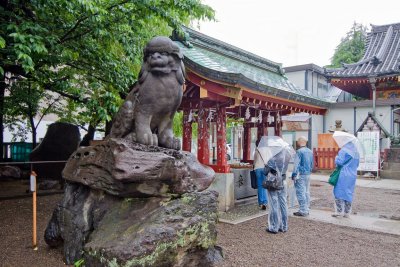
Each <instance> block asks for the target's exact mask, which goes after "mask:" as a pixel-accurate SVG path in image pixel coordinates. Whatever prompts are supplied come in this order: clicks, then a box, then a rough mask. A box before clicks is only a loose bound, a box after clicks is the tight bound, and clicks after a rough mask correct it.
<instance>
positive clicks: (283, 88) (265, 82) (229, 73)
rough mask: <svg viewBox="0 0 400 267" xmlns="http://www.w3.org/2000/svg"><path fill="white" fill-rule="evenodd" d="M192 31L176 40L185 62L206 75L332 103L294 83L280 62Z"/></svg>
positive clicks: (314, 102) (323, 104) (298, 98)
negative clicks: (183, 39) (185, 36)
mask: <svg viewBox="0 0 400 267" xmlns="http://www.w3.org/2000/svg"><path fill="white" fill-rule="evenodd" d="M188 32H189V36H190V38H187V40H186V41H181V40H175V43H176V44H177V45H178V46H179V47H180V49H181V50H182V52H183V54H184V63H185V66H187V67H188V68H189V69H191V70H192V71H194V72H197V73H199V74H200V75H202V76H204V77H208V78H210V79H212V80H214V81H220V82H224V83H229V84H233V85H240V86H243V87H246V88H248V89H250V90H255V91H259V92H262V93H265V94H268V95H271V96H276V97H281V98H285V99H288V100H293V101H296V102H302V103H305V104H310V105H314V106H318V107H322V108H327V107H328V106H329V104H330V103H331V102H328V101H325V100H324V99H322V98H319V97H315V96H313V95H312V94H311V93H309V92H308V91H305V90H302V89H300V88H298V87H297V86H295V85H294V84H292V83H291V82H290V81H289V80H288V79H287V78H286V77H285V76H284V75H283V71H282V70H281V67H280V65H279V64H276V63H273V62H272V61H268V60H266V59H263V58H261V57H258V56H256V55H254V54H251V53H249V52H246V51H244V50H241V49H239V48H235V47H234V46H231V45H228V44H226V43H223V42H221V41H219V40H216V39H213V38H211V37H208V36H205V35H203V34H200V33H197V32H195V31H193V30H190V31H188ZM199 36H200V37H201V38H199ZM224 48H227V50H226V51H225V50H224Z"/></svg>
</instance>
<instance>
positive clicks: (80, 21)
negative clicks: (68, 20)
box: [59, 0, 129, 43]
mask: <svg viewBox="0 0 400 267" xmlns="http://www.w3.org/2000/svg"><path fill="white" fill-rule="evenodd" d="M128 2H129V0H124V1H121V2H119V3H117V4H114V5H111V6H109V7H107V8H106V10H108V11H109V10H111V9H113V8H115V7H117V6H119V5H123V4H126V3H128ZM97 15H99V12H97V13H94V14H93V15H91V16H84V17H82V18H80V19H78V21H77V22H76V23H75V25H74V26H72V28H71V29H69V30H68V31H67V32H66V33H65V34H64V35H63V36H62V37H61V38H60V41H59V43H63V42H65V41H66V40H67V37H68V35H70V34H71V33H73V32H74V31H75V30H76V29H77V28H78V27H79V25H80V24H81V23H82V22H84V21H85V20H87V19H88V18H90V17H95V16H97ZM68 39H71V38H68Z"/></svg>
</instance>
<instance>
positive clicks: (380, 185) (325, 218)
mask: <svg viewBox="0 0 400 267" xmlns="http://www.w3.org/2000/svg"><path fill="white" fill-rule="evenodd" d="M328 179H329V175H323V174H312V175H311V180H314V181H321V182H327V181H328ZM356 186H359V187H367V188H377V189H391V190H399V191H400V180H392V179H378V180H374V179H371V178H369V179H365V178H357V181H356ZM294 211H296V209H290V210H289V214H290V216H293V215H292V214H293V212H294ZM332 213H333V211H327V210H315V209H313V210H311V211H310V215H309V216H308V217H302V218H305V219H307V220H315V221H320V222H325V223H331V224H335V225H341V226H347V227H352V228H358V229H365V230H370V231H376V232H381V233H388V234H395V235H400V221H398V220H387V219H382V218H375V217H369V216H362V215H351V216H350V218H343V217H339V218H334V217H332V216H331V215H332Z"/></svg>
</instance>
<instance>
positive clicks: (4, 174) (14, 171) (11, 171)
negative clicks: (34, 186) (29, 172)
mask: <svg viewBox="0 0 400 267" xmlns="http://www.w3.org/2000/svg"><path fill="white" fill-rule="evenodd" d="M0 178H21V169H20V168H18V167H16V166H8V165H5V166H0Z"/></svg>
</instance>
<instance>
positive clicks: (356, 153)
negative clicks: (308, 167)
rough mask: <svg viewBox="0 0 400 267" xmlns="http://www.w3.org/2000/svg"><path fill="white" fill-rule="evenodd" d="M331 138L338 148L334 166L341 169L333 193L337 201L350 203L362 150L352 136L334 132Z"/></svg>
mask: <svg viewBox="0 0 400 267" xmlns="http://www.w3.org/2000/svg"><path fill="white" fill-rule="evenodd" d="M333 138H334V139H335V141H336V143H337V144H338V145H339V147H340V150H339V153H338V155H337V156H336V158H335V164H336V166H339V167H341V170H340V175H339V179H338V182H337V184H336V186H335V187H334V189H333V193H334V195H335V198H337V199H343V200H346V201H349V202H352V201H353V193H354V188H355V184H356V178H357V168H358V164H359V162H360V160H359V159H360V153H362V149H361V146H360V143H359V142H358V139H357V138H356V137H355V136H354V135H352V134H349V133H344V132H340V131H336V132H335V133H334V134H333Z"/></svg>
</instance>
